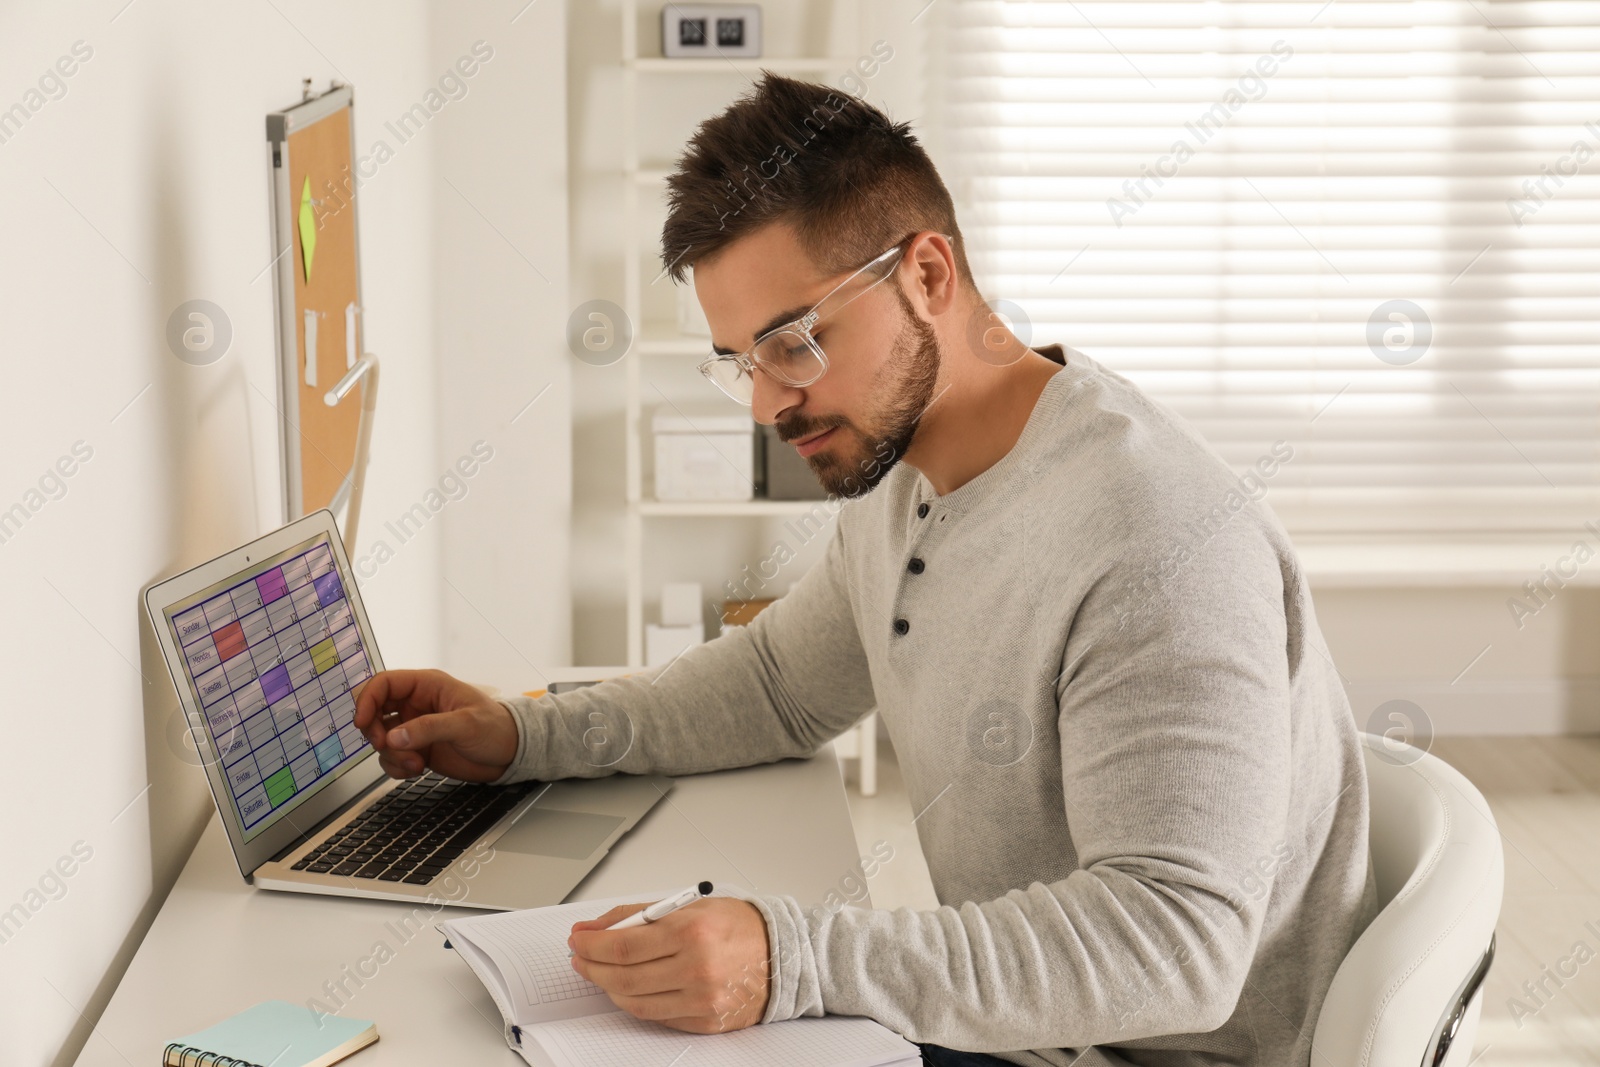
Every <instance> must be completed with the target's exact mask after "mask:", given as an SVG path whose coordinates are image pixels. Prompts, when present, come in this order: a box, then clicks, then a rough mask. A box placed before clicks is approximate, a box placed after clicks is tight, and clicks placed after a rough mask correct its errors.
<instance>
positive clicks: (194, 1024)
mask: <svg viewBox="0 0 1600 1067" xmlns="http://www.w3.org/2000/svg"><path fill="white" fill-rule="evenodd" d="M856 861H857V856H856V844H855V836H854V834H853V832H852V830H851V825H850V809H849V807H848V805H847V804H846V802H845V795H844V784H843V782H842V780H841V778H840V775H839V764H838V760H837V759H836V758H835V756H834V754H833V751H832V746H824V747H823V749H822V751H820V752H819V753H818V754H817V755H816V756H814V757H813V758H811V759H809V760H784V761H782V762H780V763H773V764H765V765H762V766H759V767H747V768H742V769H739V770H732V771H719V772H717V773H714V774H703V775H694V776H690V777H684V778H679V779H676V786H675V788H674V789H673V790H672V792H671V793H669V794H668V795H667V797H666V798H665V799H664V800H662V801H661V802H660V803H659V804H657V805H656V806H655V807H654V808H653V809H651V811H650V812H649V813H648V814H647V815H646V816H645V817H644V818H643V819H642V820H640V822H639V824H638V826H636V827H634V829H633V832H632V833H630V834H628V835H627V836H626V837H624V838H623V839H622V840H621V841H620V842H618V844H617V846H616V848H614V849H613V850H612V852H611V854H610V855H609V856H607V857H606V858H605V859H604V860H602V861H601V863H600V865H599V866H598V867H596V868H595V869H594V870H593V871H592V872H591V873H590V874H589V876H588V877H587V878H586V879H584V881H583V882H582V884H580V885H579V886H578V888H577V889H576V890H574V892H573V893H572V894H571V896H570V897H569V898H568V899H569V900H588V899H596V898H601V897H609V896H621V895H624V894H629V893H635V892H648V891H649V890H650V889H652V888H666V887H677V886H684V885H689V884H690V883H692V882H696V881H699V880H700V879H702V878H709V879H711V880H712V881H736V882H739V883H741V884H743V885H746V886H749V887H751V888H753V889H757V890H760V891H762V892H775V893H787V894H790V895H792V896H794V897H796V898H797V899H798V900H799V901H800V903H801V904H802V905H804V906H811V905H813V904H818V903H821V901H822V900H823V898H824V897H825V896H826V895H827V893H828V891H829V890H830V889H832V888H834V887H835V886H837V884H838V882H839V880H840V879H841V878H842V877H844V876H845V875H846V874H848V873H850V872H851V871H852V870H853V866H854V864H855V863H856ZM863 903H864V904H866V905H868V906H870V902H863ZM418 908H419V906H418V905H413V904H406V903H400V902H391V901H379V900H354V899H346V898H341V897H319V896H311V895H308V894H303V893H282V892H273V891H269V890H261V889H254V888H252V887H250V886H248V885H246V884H245V882H244V880H243V879H242V878H240V876H239V870H238V868H237V867H236V866H235V865H234V861H233V854H232V853H231V852H230V851H229V849H228V843H227V839H226V837H225V835H224V834H223V832H222V825H221V823H220V822H219V821H218V820H217V817H216V816H215V814H213V816H212V819H211V823H210V825H208V826H207V827H206V830H205V833H204V835H203V836H202V837H201V839H200V843H199V844H198V845H197V846H196V847H195V850H194V854H193V855H192V856H190V857H189V862H188V864H187V865H186V866H185V867H184V870H183V874H182V875H181V876H180V877H179V878H178V882H177V885H176V886H174V887H173V890H172V893H171V895H170V896H169V897H168V898H167V901H166V903H165V904H164V905H163V906H162V908H161V912H160V914H158V915H157V916H156V921H155V923H154V925H152V926H151V928H150V932H149V934H148V935H146V937H145V939H144V942H143V943H142V944H141V945H140V947H139V951H138V953H137V954H135V956H134V958H133V962H132V964H131V965H130V966H129V967H128V973H127V974H126V975H125V976H124V977H123V979H122V983H121V984H120V985H119V986H118V988H117V992H116V994H115V995H114V996H113V997H112V998H111V1003H110V1004H109V1005H108V1006H107V1007H106V1011H105V1014H104V1015H102V1016H101V1018H100V1022H99V1025H98V1026H97V1027H96V1028H95V1033H94V1034H92V1035H91V1036H90V1038H89V1042H88V1044H87V1045H86V1046H85V1047H84V1050H83V1054H82V1055H80V1056H79V1057H78V1060H77V1063H78V1064H79V1065H80V1067H130V1065H132V1067H146V1065H153V1064H157V1063H159V1062H160V1053H161V1049H162V1048H163V1047H164V1045H165V1043H166V1042H167V1041H168V1040H170V1039H172V1038H174V1037H178V1036H181V1035H183V1034H186V1033H190V1032H192V1031H194V1030H199V1029H201V1028H203V1027H206V1026H209V1025H211V1024H212V1023H215V1022H218V1021H220V1020H221V1019H224V1018H226V1017H227V1016H229V1015H232V1014H233V1013H234V1012H238V1011H242V1010H244V1009H245V1008H248V1007H249V1006H251V1005H252V1004H255V1003H257V1002H258V1001H262V1000H271V999H278V1000H287V1001H290V1002H292V1003H295V1004H304V1003H306V1002H307V1000H308V999H309V998H311V997H317V998H319V999H321V1000H322V1001H323V1002H324V1003H325V1004H328V1005H329V1006H330V1007H337V1005H336V1004H334V1003H332V1002H331V998H330V996H329V993H328V991H327V989H328V988H329V987H325V985H324V983H329V984H330V987H331V986H332V985H334V984H337V983H339V982H341V981H342V982H343V984H344V987H345V989H347V990H349V995H348V996H345V997H344V998H343V999H344V1004H345V1006H344V1007H343V1008H342V1010H340V1012H339V1013H340V1014H342V1015H347V1016H355V1017H357V1018H364V1019H373V1020H376V1022H377V1024H378V1034H379V1041H378V1043H377V1044H375V1045H372V1046H370V1047H369V1048H367V1049H365V1050H363V1051H361V1052H359V1053H357V1054H356V1055H355V1056H354V1057H353V1058H352V1059H351V1060H350V1061H349V1062H350V1063H351V1064H352V1065H353V1067H393V1065H400V1064H407V1065H409V1064H418V1065H421V1064H427V1065H429V1067H436V1065H438V1064H442V1063H473V1064H502V1065H505V1067H525V1065H523V1061H522V1059H521V1058H520V1057H518V1056H517V1055H516V1053H514V1052H512V1051H511V1050H510V1049H508V1048H507V1047H506V1045H505V1041H504V1039H503V1038H502V1036H501V1021H500V1013H499V1011H497V1010H496V1008H495V1006H494V1003H493V1002H492V1001H491V1000H490V999H489V994H488V993H487V992H486V991H485V990H484V988H483V986H482V984H481V983H480V982H479V981H478V979H477V977H476V976H475V975H474V974H473V973H472V971H471V970H470V969H469V968H468V967H467V965H466V964H465V963H464V962H462V961H461V959H460V957H459V956H458V955H457V954H456V953H455V952H453V951H449V950H446V949H445V948H444V947H443V943H442V939H441V938H440V937H439V935H438V933H437V932H436V931H435V930H434V929H433V926H432V924H433V923H434V922H439V921H442V920H444V919H449V918H455V917H458V916H463V915H472V914H482V913H481V912H475V911H472V910H470V909H466V908H455V907H449V908H439V909H437V910H435V909H431V908H429V907H427V906H426V905H421V906H420V908H419V910H420V911H421V912H422V913H423V914H426V916H427V923H426V925H424V927H423V932H421V933H412V932H411V931H414V930H415V929H416V923H415V922H413V923H412V924H411V926H410V927H409V928H406V927H401V926H400V925H398V924H399V921H400V920H401V918H402V917H404V916H406V915H408V914H410V913H411V912H412V911H413V909H418Z"/></svg>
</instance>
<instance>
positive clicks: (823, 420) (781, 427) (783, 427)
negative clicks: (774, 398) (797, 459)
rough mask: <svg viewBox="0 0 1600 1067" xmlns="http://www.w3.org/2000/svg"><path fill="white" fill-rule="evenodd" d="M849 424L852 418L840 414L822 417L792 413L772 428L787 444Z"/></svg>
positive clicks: (779, 438)
mask: <svg viewBox="0 0 1600 1067" xmlns="http://www.w3.org/2000/svg"><path fill="white" fill-rule="evenodd" d="M848 425H850V420H849V419H846V418H844V417H842V416H839V415H829V416H821V417H812V416H810V415H791V416H790V417H789V418H787V419H784V420H783V421H782V422H780V423H776V424H774V425H773V427H772V429H773V431H774V432H775V433H776V434H777V435H778V440H780V441H782V442H783V443H784V444H786V445H787V444H793V443H794V442H795V441H799V440H802V439H803V438H806V437H813V436H815V435H817V434H819V433H821V432H822V431H824V430H832V429H834V428H835V427H838V426H848Z"/></svg>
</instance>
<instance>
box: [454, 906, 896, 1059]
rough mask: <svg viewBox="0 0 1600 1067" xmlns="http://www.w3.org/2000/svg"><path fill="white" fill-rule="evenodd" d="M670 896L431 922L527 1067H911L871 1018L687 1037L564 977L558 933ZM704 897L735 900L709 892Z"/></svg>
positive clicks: (567, 966) (568, 968) (573, 976)
mask: <svg viewBox="0 0 1600 1067" xmlns="http://www.w3.org/2000/svg"><path fill="white" fill-rule="evenodd" d="M675 892H677V890H676V889H668V890H665V891H663V892H657V893H636V894H634V895H633V896H628V897H616V898H613V899H610V900H592V901H581V902H579V903H576V904H557V905H555V906H553V907H548V908H531V909H529V910H527V911H504V912H492V913H488V914H484V915H474V916H470V917H468V918H465V919H452V920H450V921H448V922H443V923H438V924H436V926H437V929H438V930H439V931H440V932H441V933H443V934H444V935H445V936H446V937H447V938H448V939H449V940H448V945H449V947H451V948H453V949H455V950H456V951H457V952H458V953H460V954H461V958H462V959H464V960H466V962H467V964H468V966H470V967H471V968H472V970H473V972H474V973H476V974H477V976H478V978H479V980H481V981H482V982H483V984H484V987H485V988H487V989H488V990H489V996H490V997H491V998H492V999H493V1000H494V1002H495V1005H496V1006H497V1007H498V1008H499V1009H500V1014H501V1016H502V1017H503V1018H504V1019H505V1037H506V1044H508V1045H510V1046H511V1048H512V1049H513V1050H515V1051H516V1052H517V1053H518V1054H519V1055H521V1056H522V1058H523V1059H524V1060H527V1061H528V1063H529V1064H530V1065H531V1067H638V1065H639V1064H644V1063H657V1064H668V1063H670V1064H672V1065H673V1067H750V1065H751V1064H761V1065H762V1067H891V1065H901V1064H904V1065H908V1067H909V1065H914V1064H918V1063H921V1052H920V1050H919V1049H918V1048H917V1046H915V1045H913V1044H912V1043H911V1042H909V1041H907V1040H906V1039H905V1038H903V1037H901V1036H900V1035H899V1034H897V1033H895V1032H894V1031H893V1030H890V1029H889V1028H888V1027H886V1026H882V1025H880V1024H879V1023H878V1022H876V1021H874V1020H872V1019H865V1018H860V1017H857V1016H848V1015H826V1016H823V1017H821V1018H806V1019H793V1020H790V1021H788V1022H781V1023H769V1024H767V1025H765V1026H751V1027H747V1028H745V1029H743V1030H734V1031H731V1032H729V1033H724V1034H688V1033H684V1032H682V1031H680V1030H673V1029H671V1028H670V1027H666V1026H662V1025H660V1024H659V1023H653V1022H645V1021H642V1020H639V1019H636V1018H634V1017H633V1016H632V1015H629V1014H628V1013H627V1012H625V1011H622V1010H621V1009H620V1008H618V1007H617V1006H616V1005H615V1004H613V1003H612V1002H611V998H610V997H608V996H606V994H605V991H604V990H602V989H601V988H600V987H599V986H597V985H595V984H594V983H592V982H590V981H588V980H587V979H586V978H584V977H583V976H581V975H580V974H578V973H577V972H576V971H574V970H573V969H572V962H571V960H570V959H569V958H568V955H567V935H568V934H569V933H570V932H571V930H572V924H573V923H575V922H577V921H578V920H580V919H593V918H595V917H596V916H597V915H601V914H603V913H604V912H606V911H607V910H608V909H610V908H611V907H612V906H613V905H616V904H630V903H639V902H643V901H647V900H660V899H662V898H664V897H669V896H672V895H673V894H674V893H675ZM712 895H713V896H741V897H742V896H744V895H745V894H744V893H742V892H740V891H738V890H728V889H725V888H724V887H723V886H722V885H718V887H717V890H716V892H715V893H713V894H712Z"/></svg>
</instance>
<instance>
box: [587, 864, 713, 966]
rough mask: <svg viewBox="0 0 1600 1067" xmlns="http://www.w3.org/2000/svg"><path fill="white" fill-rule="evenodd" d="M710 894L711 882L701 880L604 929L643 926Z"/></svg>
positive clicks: (624, 928)
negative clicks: (697, 883)
mask: <svg viewBox="0 0 1600 1067" xmlns="http://www.w3.org/2000/svg"><path fill="white" fill-rule="evenodd" d="M710 895H711V883H710V882H701V883H700V884H699V885H692V886H690V887H689V888H688V889H685V890H684V891H683V892H681V893H677V894H675V895H673V896H670V897H665V898H663V899H661V900H658V901H656V902H655V903H654V904H651V905H650V906H649V907H645V908H641V909H639V910H638V911H636V912H634V913H633V914H632V915H630V916H628V917H627V918H626V919H619V920H618V921H616V922H614V923H612V924H611V925H610V926H607V927H606V929H607V930H626V929H628V928H629V927H632V926H643V925H644V924H645V923H653V922H655V921H656V920H657V919H659V918H661V917H662V916H664V915H671V914H672V913H673V912H675V911H677V910H678V909H679V908H681V907H683V906H684V905H685V904H693V903H694V902H695V901H697V900H699V899H701V898H702V897H709V896H710ZM573 955H574V953H572V952H568V953H567V956H568V958H569V959H570V958H571V957H572V956H573Z"/></svg>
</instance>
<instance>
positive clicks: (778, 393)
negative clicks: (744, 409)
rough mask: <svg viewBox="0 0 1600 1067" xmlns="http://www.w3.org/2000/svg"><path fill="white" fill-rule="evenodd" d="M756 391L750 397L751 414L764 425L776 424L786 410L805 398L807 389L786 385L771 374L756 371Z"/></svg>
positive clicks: (754, 380)
mask: <svg viewBox="0 0 1600 1067" xmlns="http://www.w3.org/2000/svg"><path fill="white" fill-rule="evenodd" d="M752 380H753V383H754V385H753V388H754V392H753V393H752V394H751V397H750V416H751V417H752V418H754V419H755V420H756V421H757V422H759V423H761V424H762V425H763V426H775V425H777V422H778V419H779V417H780V416H782V415H783V413H784V412H785V411H788V410H789V409H790V408H792V407H796V406H798V405H799V404H801V403H802V402H804V400H805V396H806V394H805V390H803V389H796V388H795V387H794V386H792V385H784V384H783V383H782V382H780V381H777V380H776V379H774V378H773V377H772V376H771V375H770V374H767V373H765V372H763V371H761V370H759V369H758V370H757V371H756V372H755V376H754V378H753V379H752Z"/></svg>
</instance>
